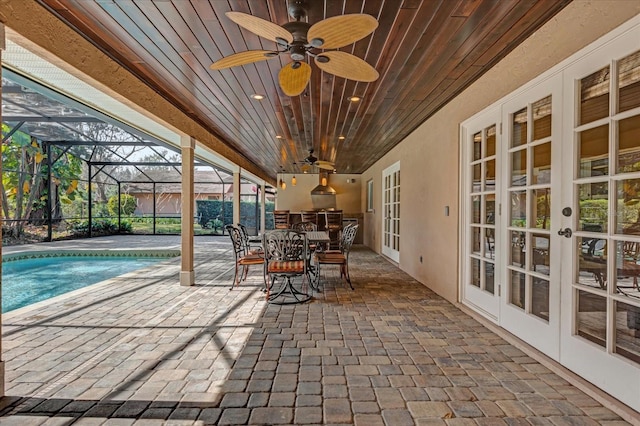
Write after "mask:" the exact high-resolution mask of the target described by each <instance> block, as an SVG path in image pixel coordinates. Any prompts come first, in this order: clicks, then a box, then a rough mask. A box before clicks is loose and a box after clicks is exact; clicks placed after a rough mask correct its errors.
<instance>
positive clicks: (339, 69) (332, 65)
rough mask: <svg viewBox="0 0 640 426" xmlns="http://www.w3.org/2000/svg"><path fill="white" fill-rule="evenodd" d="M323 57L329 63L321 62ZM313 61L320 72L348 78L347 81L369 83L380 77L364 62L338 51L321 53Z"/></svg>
mask: <svg viewBox="0 0 640 426" xmlns="http://www.w3.org/2000/svg"><path fill="white" fill-rule="evenodd" d="M323 56H324V57H325V58H329V61H327V62H323V61H322V57H323ZM318 58H321V60H318ZM315 61H316V65H317V66H318V68H320V69H321V70H322V71H326V72H328V73H331V74H334V75H337V76H338V77H344V78H348V79H349V80H355V81H364V82H370V81H375V80H377V79H378V77H379V76H380V74H378V71H376V69H375V68H374V67H372V66H371V65H369V64H368V63H366V62H365V61H364V60H362V59H360V58H358V57H357V56H354V55H352V54H351V53H347V52H341V51H339V50H336V51H333V52H322V53H321V54H319V55H318V56H316V58H315Z"/></svg>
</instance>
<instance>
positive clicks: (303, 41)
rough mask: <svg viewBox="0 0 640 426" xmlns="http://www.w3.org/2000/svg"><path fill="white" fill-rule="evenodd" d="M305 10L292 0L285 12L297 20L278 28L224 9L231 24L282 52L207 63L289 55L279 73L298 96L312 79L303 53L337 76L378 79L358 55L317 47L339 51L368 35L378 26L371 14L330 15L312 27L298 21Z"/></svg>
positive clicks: (245, 61)
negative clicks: (258, 37) (287, 61)
mask: <svg viewBox="0 0 640 426" xmlns="http://www.w3.org/2000/svg"><path fill="white" fill-rule="evenodd" d="M306 10H307V1H306V0H290V2H289V7H288V11H289V15H290V16H291V17H292V18H294V19H295V21H291V22H287V23H286V24H284V25H282V26H280V25H278V24H275V23H273V22H270V21H267V20H264V19H262V18H258V17H257V16H252V15H248V14H246V13H242V12H226V15H227V17H228V18H229V19H231V20H232V21H233V22H235V23H236V24H238V25H239V26H241V27H242V28H244V29H246V30H249V31H251V32H252V33H254V34H256V35H258V36H260V37H262V38H265V39H267V40H271V41H274V42H275V43H276V44H277V46H278V48H280V49H282V50H247V51H244V52H239V53H234V54H233V55H229V56H226V57H224V58H222V59H219V60H217V61H216V62H214V63H213V64H211V69H213V70H221V69H224V68H230V67H235V66H238V65H246V64H250V63H254V62H258V61H264V60H267V59H271V58H275V57H276V56H278V55H280V54H281V53H289V56H290V57H291V59H292V62H290V63H288V64H287V65H285V66H284V67H283V68H282V69H281V70H280V72H279V74H278V81H279V83H280V87H281V88H282V91H283V92H284V93H285V94H286V95H287V96H297V95H299V94H300V93H302V92H303V91H304V89H305V87H307V84H308V83H309V80H310V78H311V66H310V65H309V64H308V63H307V62H305V60H306V58H307V56H310V57H313V58H314V61H315V63H316V65H317V66H318V68H320V69H321V70H323V71H325V72H328V73H330V74H334V75H337V76H338V77H344V78H348V79H350V80H355V81H363V82H371V81H375V80H377V79H378V77H379V74H378V71H376V69H375V68H373V67H372V66H371V65H369V64H368V63H367V62H365V61H364V60H362V59H360V58H358V57H357V56H354V55H352V54H350V53H347V52H343V51H339V50H331V51H320V50H324V49H338V48H340V47H344V46H346V45H348V44H352V43H355V42H356V41H358V40H360V39H362V38H364V37H366V36H367V35H369V34H371V33H372V32H373V31H374V30H375V29H376V28H377V27H378V21H377V20H376V19H375V18H374V17H373V16H371V15H366V14H362V13H356V14H349V15H340V16H333V17H331V18H327V19H324V20H322V21H320V22H317V23H315V24H313V25H311V24H309V23H307V22H303V21H302V19H303V18H304V17H305V16H306V13H307V12H306Z"/></svg>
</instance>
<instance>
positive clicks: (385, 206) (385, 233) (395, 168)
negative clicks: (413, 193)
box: [382, 162, 400, 262]
mask: <svg viewBox="0 0 640 426" xmlns="http://www.w3.org/2000/svg"><path fill="white" fill-rule="evenodd" d="M382 211H383V215H384V216H383V218H382V254H384V255H385V256H387V257H389V258H390V259H391V260H393V261H395V262H400V162H397V163H395V164H393V165H391V166H389V167H387V168H386V169H384V170H383V171H382Z"/></svg>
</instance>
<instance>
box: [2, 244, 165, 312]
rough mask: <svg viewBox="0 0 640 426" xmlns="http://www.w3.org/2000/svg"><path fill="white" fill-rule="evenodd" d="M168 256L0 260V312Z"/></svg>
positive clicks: (133, 269) (47, 297)
mask: <svg viewBox="0 0 640 426" xmlns="http://www.w3.org/2000/svg"><path fill="white" fill-rule="evenodd" d="M165 259H167V257H157V256H156V257H145V256H136V257H131V256H127V257H123V256H86V255H84V256H73V255H70V256H64V257H43V258H39V257H38V258H25V259H17V260H11V261H4V262H3V263H2V312H3V313H4V312H9V311H12V310H14V309H18V308H22V307H24V306H27V305H31V304H33V303H36V302H40V301H42V300H46V299H49V298H52V297H54V296H58V295H60V294H63V293H67V292H70V291H73V290H77V289H79V288H82V287H86V286H89V285H91V284H95V283H98V282H100V281H104V280H107V279H109V278H113V277H117V276H119V275H122V274H125V273H127V272H131V271H135V270H136V269H141V268H144V267H147V266H150V265H153V264H154V263H157V262H159V261H161V260H165Z"/></svg>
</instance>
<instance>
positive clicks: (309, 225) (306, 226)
mask: <svg viewBox="0 0 640 426" xmlns="http://www.w3.org/2000/svg"><path fill="white" fill-rule="evenodd" d="M291 229H293V230H294V231H298V232H309V231H317V230H318V225H316V224H315V223H313V222H310V221H303V222H298V223H294V224H293V225H292V226H291Z"/></svg>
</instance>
